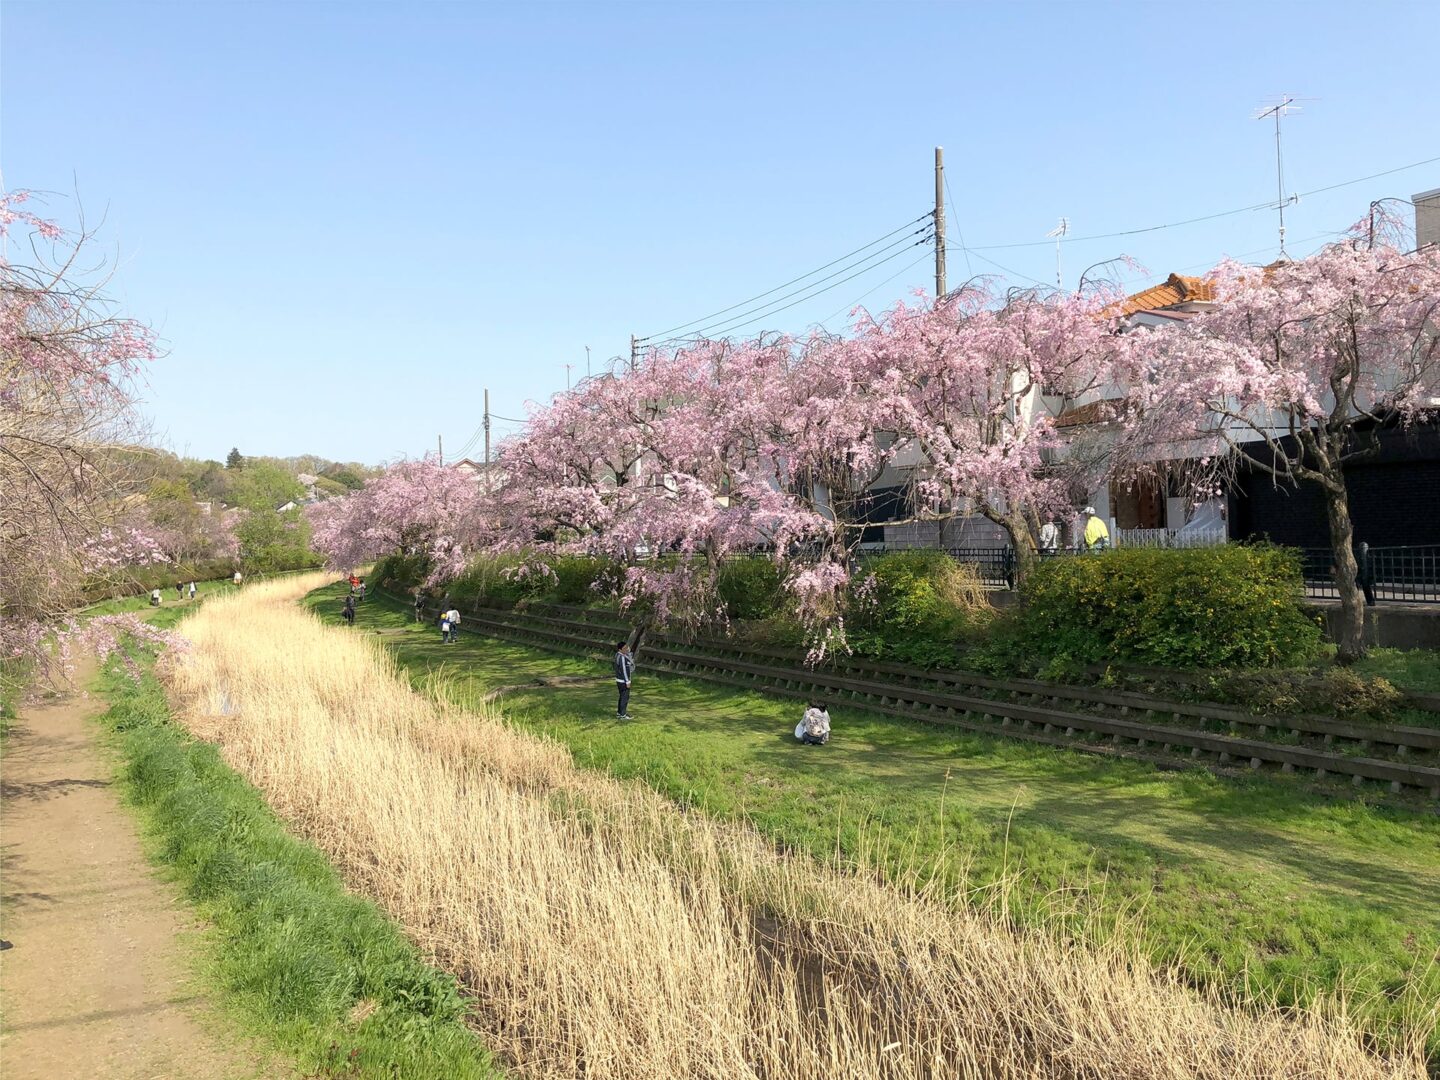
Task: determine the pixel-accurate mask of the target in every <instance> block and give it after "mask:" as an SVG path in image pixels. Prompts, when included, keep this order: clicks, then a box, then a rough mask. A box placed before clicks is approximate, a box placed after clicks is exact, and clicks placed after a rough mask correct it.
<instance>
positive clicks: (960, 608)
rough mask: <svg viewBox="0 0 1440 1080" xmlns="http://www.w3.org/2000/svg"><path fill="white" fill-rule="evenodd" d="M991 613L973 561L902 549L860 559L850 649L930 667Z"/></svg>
mask: <svg viewBox="0 0 1440 1080" xmlns="http://www.w3.org/2000/svg"><path fill="white" fill-rule="evenodd" d="M992 617H993V611H992V609H991V607H990V602H989V600H988V599H987V597H986V594H985V587H984V586H983V585H982V584H981V583H980V579H979V577H978V576H977V575H976V572H975V568H974V567H973V566H968V565H962V564H960V563H957V562H955V560H954V559H952V558H950V557H949V556H948V555H946V554H945V553H944V552H941V551H904V552H898V553H896V554H893V555H882V556H880V557H879V558H876V559H873V560H870V561H868V562H867V563H866V565H865V568H864V571H863V573H862V574H861V580H860V582H859V584H858V585H857V586H856V590H855V596H854V598H853V599H852V601H851V603H850V608H849V612H848V614H847V622H848V624H849V626H850V628H851V630H850V634H849V639H850V645H851V647H852V648H853V649H854V650H855V651H856V652H858V653H861V654H862V655H866V656H873V657H876V658H879V659H886V660H896V661H899V662H901V663H907V664H916V665H918V666H921V667H935V666H938V665H942V664H945V663H953V662H954V660H955V651H956V646H957V645H958V643H959V642H960V640H961V639H962V638H963V637H964V636H965V635H966V634H967V633H969V632H970V631H972V630H973V629H975V628H977V627H978V626H981V625H985V624H988V622H989V621H990V619H991V618H992Z"/></svg>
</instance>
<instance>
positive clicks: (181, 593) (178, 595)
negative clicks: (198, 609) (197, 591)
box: [175, 581, 185, 600]
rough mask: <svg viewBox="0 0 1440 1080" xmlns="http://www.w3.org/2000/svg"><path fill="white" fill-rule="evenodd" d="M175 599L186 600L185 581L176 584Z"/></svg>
mask: <svg viewBox="0 0 1440 1080" xmlns="http://www.w3.org/2000/svg"><path fill="white" fill-rule="evenodd" d="M175 599H176V600H184V599H185V583H184V582H183V581H177V582H175Z"/></svg>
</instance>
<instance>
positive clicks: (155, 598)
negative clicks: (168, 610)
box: [150, 589, 160, 607]
mask: <svg viewBox="0 0 1440 1080" xmlns="http://www.w3.org/2000/svg"><path fill="white" fill-rule="evenodd" d="M150 606H151V607H159V606H160V590H159V589H151V590H150Z"/></svg>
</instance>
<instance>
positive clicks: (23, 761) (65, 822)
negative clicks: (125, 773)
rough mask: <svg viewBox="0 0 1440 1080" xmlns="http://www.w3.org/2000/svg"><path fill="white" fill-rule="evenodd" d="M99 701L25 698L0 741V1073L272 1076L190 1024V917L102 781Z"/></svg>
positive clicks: (200, 1002)
mask: <svg viewBox="0 0 1440 1080" xmlns="http://www.w3.org/2000/svg"><path fill="white" fill-rule="evenodd" d="M92 674H93V668H91V669H89V670H82V671H81V672H80V673H79V676H78V679H77V682H78V683H79V684H80V685H84V684H85V683H86V682H88V680H89V678H90V676H91V675H92ZM102 707H103V705H102V703H101V702H100V701H98V700H95V699H86V698H84V697H82V696H81V695H79V694H72V695H69V696H67V697H65V698H61V699H59V700H57V701H53V702H51V703H48V704H42V705H37V706H34V707H32V708H29V709H27V710H25V711H24V712H23V713H22V714H21V717H20V720H19V722H18V723H17V724H16V725H15V727H14V729H13V730H12V731H11V734H10V735H9V737H8V739H7V741H6V745H5V748H4V761H3V805H0V851H3V854H0V875H3V885H0V889H3V895H0V938H3V939H4V941H5V945H4V951H3V952H0V1007H3V1013H0V1017H3V1019H0V1025H3V1027H0V1075H3V1076H4V1078H5V1080H41V1078H44V1080H68V1078H71V1077H74V1078H76V1080H79V1078H82V1077H84V1078H87V1080H88V1078H91V1077H103V1078H111V1077H114V1078H123V1080H130V1078H135V1080H140V1078H142V1077H143V1078H145V1080H151V1078H160V1077H165V1078H169V1077H177V1078H178V1077H185V1078H190V1077H194V1078H197V1080H210V1078H215V1077H226V1078H231V1077H253V1076H258V1075H271V1074H270V1073H266V1072H265V1071H264V1065H263V1064H262V1062H261V1061H260V1060H259V1058H258V1057H257V1056H256V1055H255V1054H253V1053H247V1052H245V1051H243V1050H239V1049H236V1048H234V1047H231V1046H228V1045H224V1044H223V1042H222V1040H221V1039H220V1037H218V1036H217V1035H216V1033H215V1031H214V1030H211V1029H212V1028H213V1027H214V1025H213V1024H211V1025H202V1023H201V1022H200V1019H201V1018H202V1017H203V1015H204V1012H205V1009H206V1002H205V1001H204V999H203V998H202V997H201V996H200V995H199V992H198V991H197V989H196V988H195V987H194V986H193V985H191V984H192V980H191V978H190V976H189V972H188V970H187V966H186V963H185V950H186V948H187V943H186V942H185V941H184V938H185V936H186V935H187V934H189V933H193V932H194V931H193V929H192V928H191V918H190V915H189V913H188V912H187V911H186V910H185V908H184V907H183V905H182V903H181V901H180V899H179V897H178V896H177V894H176V891H175V890H174V888H173V887H170V886H168V885H166V884H165V883H163V882H161V881H159V880H157V879H156V877H155V876H154V874H153V871H152V870H151V867H150V865H149V863H148V862H147V861H146V859H145V856H144V855H143V853H142V852H141V848H140V843H139V840H138V836H137V830H136V823H135V819H134V818H133V817H132V816H131V814H130V813H129V812H128V811H127V810H126V809H125V808H124V807H122V806H121V805H120V799H119V796H118V794H117V792H116V791H115V790H114V789H113V788H112V786H111V778H112V775H113V763H112V761H111V759H110V758H109V756H108V755H107V754H106V753H104V752H103V750H102V749H101V748H100V747H99V746H98V745H97V742H96V740H97V735H98V732H97V729H96V728H95V726H94V725H93V724H92V723H90V722H89V720H88V718H89V717H90V716H92V715H93V714H94V713H95V712H97V711H98V710H99V709H100V708H102Z"/></svg>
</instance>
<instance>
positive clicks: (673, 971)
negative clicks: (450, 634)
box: [168, 579, 1425, 1080]
mask: <svg viewBox="0 0 1440 1080" xmlns="http://www.w3.org/2000/svg"><path fill="white" fill-rule="evenodd" d="M316 584H317V582H316V581H315V580H314V579H311V580H306V579H297V580H295V581H289V582H283V583H276V584H273V585H265V586H257V587H255V588H253V589H247V590H246V591H245V592H243V593H241V594H239V595H236V596H234V597H227V598H225V599H221V600H216V601H212V602H211V603H210V604H207V605H206V607H205V608H204V609H203V610H202V611H201V612H199V613H198V614H197V615H196V616H195V617H194V618H193V619H192V620H191V621H190V622H189V623H188V624H187V627H186V631H187V636H188V637H189V638H191V640H192V641H193V643H194V648H193V649H192V650H191V651H190V652H189V653H188V654H187V655H185V656H184V657H183V658H181V659H179V660H178V661H177V662H176V663H175V664H174V666H173V667H172V669H171V670H170V672H169V675H168V677H169V681H170V684H171V687H172V690H173V693H174V694H175V697H176V700H177V703H178V704H179V706H180V712H181V715H182V716H183V717H184V718H185V721H186V723H187V724H188V725H189V726H190V727H191V728H192V730H194V731H195V732H196V733H197V734H199V735H201V736H202V737H204V738H207V739H211V740H213V741H215V742H216V743H218V744H219V746H220V747H221V749H222V751H223V753H224V755H225V757H226V759H227V760H228V761H229V762H230V763H231V764H232V765H234V766H235V767H236V768H237V769H238V770H239V771H240V772H241V773H243V774H244V775H245V776H246V777H247V778H249V779H250V780H251V782H252V783H254V784H255V785H256V786H257V787H259V788H260V789H261V790H262V791H263V792H264V793H265V794H266V796H267V798H268V799H269V800H270V803H271V805H272V806H273V807H274V808H275V810H276V811H277V812H278V813H279V814H280V815H281V816H282V817H284V818H285V819H286V820H287V821H288V822H289V823H290V824H291V826H292V827H293V828H294V829H296V830H297V831H298V832H300V833H301V834H303V835H304V836H305V837H306V838H308V839H310V840H312V841H313V842H314V843H316V844H317V845H318V846H319V847H321V848H322V849H323V850H324V851H326V852H327V853H328V854H329V855H330V857H331V858H332V860H333V861H334V862H335V864H336V865H337V867H339V869H340V870H341V872H342V874H343V875H344V876H345V878H346V879H347V881H348V882H349V883H350V885H351V887H353V888H354V889H356V890H358V891H359V892H362V893H364V894H366V895H367V896H370V897H372V898H373V899H374V900H376V901H377V902H378V903H379V904H380V905H381V906H382V907H384V908H385V910H386V911H388V912H389V913H390V914H391V915H392V916H393V917H394V918H395V919H397V920H398V921H399V922H400V923H402V924H403V925H404V926H405V927H406V928H407V930H408V931H409V933H410V934H411V935H412V936H413V937H414V938H415V940H416V941H417V942H418V943H419V944H420V945H421V946H422V948H424V949H425V950H426V951H427V952H428V953H429V954H430V955H432V956H433V957H434V958H435V960H436V962H438V963H439V964H441V965H442V966H444V967H445V968H447V969H448V970H450V971H452V972H454V973H455V974H456V975H457V976H458V977H459V978H460V980H461V982H462V983H463V985H464V986H465V987H466V988H467V990H468V991H469V992H470V993H471V994H472V995H473V1001H474V1010H473V1018H472V1019H473V1023H474V1024H475V1026H476V1027H477V1029H478V1030H479V1031H480V1033H481V1035H482V1037H483V1038H484V1040H485V1042H486V1044H487V1045H488V1046H490V1047H491V1048H493V1049H494V1050H495V1051H497V1052H498V1053H500V1054H501V1055H503V1056H504V1058H506V1059H507V1060H508V1062H509V1063H510V1065H511V1067H512V1068H513V1070H514V1071H515V1072H516V1073H517V1074H519V1075H525V1076H535V1077H581V1076H583V1077H586V1078H611V1077H614V1078H626V1080H631V1078H642V1077H656V1078H660V1077H663V1078H667V1080H668V1078H672V1077H696V1078H704V1077H714V1078H717V1080H721V1078H723V1080H734V1078H743V1077H767V1078H769V1077H773V1078H810V1077H817V1078H818V1077H821V1076H823V1077H826V1078H830V1077H834V1076H847V1077H849V1076H853V1077H896V1078H901V1077H977V1078H979V1077H985V1078H1012V1077H1014V1078H1018V1077H1034V1078H1041V1077H1043V1078H1055V1077H1095V1078H1101V1077H1104V1078H1115V1077H1136V1078H1139V1077H1177V1078H1178V1077H1207V1078H1209V1077H1213V1078H1216V1080H1219V1078H1226V1080H1230V1078H1239V1077H1253V1078H1256V1080H1259V1078H1262V1077H1263V1078H1267V1080H1268V1078H1271V1077H1277V1076H1286V1077H1297V1078H1301V1077H1303V1078H1314V1080H1321V1078H1324V1080H1336V1078H1349V1077H1413V1078H1418V1077H1423V1076H1424V1075H1425V1066H1424V1061H1423V1058H1422V1056H1421V1050H1420V1045H1421V1044H1420V1040H1419V1038H1418V1037H1416V1038H1414V1039H1410V1040H1401V1043H1400V1047H1399V1049H1395V1050H1392V1051H1390V1052H1389V1053H1388V1054H1386V1055H1383V1056H1382V1055H1379V1054H1377V1053H1375V1052H1373V1051H1372V1050H1369V1049H1367V1047H1366V1040H1365V1039H1364V1037H1363V1035H1362V1033H1360V1032H1359V1031H1357V1030H1356V1029H1355V1028H1354V1027H1353V1026H1352V1024H1351V1023H1350V1022H1349V1020H1348V1019H1347V1017H1346V1013H1345V1009H1344V1007H1343V1003H1340V1002H1334V1001H1327V1002H1323V1003H1321V1004H1320V1005H1319V1006H1317V1007H1314V1008H1311V1009H1309V1010H1306V1011H1303V1012H1298V1013H1288V1014H1282V1013H1281V1012H1279V1011H1278V1010H1268V1009H1265V1008H1263V1007H1260V1006H1257V1005H1255V1004H1254V1003H1250V1004H1248V1005H1246V1006H1245V1007H1234V1006H1231V1005H1227V1004H1226V1003H1225V1002H1223V1001H1221V1000H1220V999H1219V998H1218V997H1216V996H1214V995H1206V994H1201V993H1197V992H1196V991H1194V990H1192V989H1190V988H1188V987H1187V986H1185V985H1184V983H1183V982H1182V980H1181V978H1180V977H1179V975H1178V973H1176V972H1173V971H1156V970H1154V969H1152V968H1151V967H1150V966H1149V965H1148V964H1147V963H1146V962H1145V961H1144V960H1143V959H1142V958H1141V957H1140V956H1139V955H1138V953H1135V952H1133V951H1131V950H1130V949H1128V948H1127V947H1124V946H1121V945H1118V944H1116V945H1112V946H1108V947H1105V946H1102V947H1090V948H1081V947H1079V946H1075V945H1073V944H1067V943H1065V942H1064V941H1061V940H1059V939H1057V938H1053V937H1051V936H1050V935H1047V934H1045V933H1037V932H1021V931H1019V930H1017V929H1015V928H1013V927H1011V926H1008V925H1006V924H1005V923H1004V921H1003V920H1001V919H999V918H995V917H990V916H985V915H980V914H971V913H966V912H960V913H957V912H956V911H955V910H953V909H951V908H948V907H946V906H944V905H942V904H940V903H938V902H935V901H933V900H931V899H929V898H927V897H925V896H923V895H907V894H905V893H902V892H901V891H900V890H898V889H895V888H893V887H890V886H886V885H884V884H882V883H878V882H875V881H871V880H867V879H862V878H859V877H855V876H850V875H845V874H842V873H839V872H836V871H832V870H829V869H827V868H824V867H821V866H819V865H817V864H816V863H815V862H814V861H813V860H810V859H808V858H797V857H788V856H785V855H783V854H777V853H776V852H775V851H774V850H773V849H772V848H770V847H768V846H767V845H766V844H765V843H763V842H762V841H761V840H760V839H759V838H758V837H757V836H756V835H754V834H753V833H751V832H748V831H746V830H743V829H736V828H733V827H726V826H722V825H720V824H718V823H715V822H713V821H711V820H710V819H708V818H706V817H704V816H703V815H698V814H690V813H685V812H684V811H682V810H680V809H679V808H677V807H675V806H674V805H672V804H670V803H668V802H666V801H664V800H662V799H661V798H659V797H658V796H656V795H655V794H654V793H653V792H651V791H650V790H649V789H647V788H644V787H641V786H637V785H630V784H622V783H619V782H615V781H612V780H609V779H607V778H604V777H602V776H598V775H596V774H593V773H587V772H586V771H584V770H582V769H578V768H577V767H576V766H575V765H574V764H573V763H572V761H571V759H570V756H569V754H568V753H567V752H566V751H565V750H563V749H562V748H560V747H558V746H555V745H553V744H551V743H548V742H545V741H543V740H540V739H537V738H535V737H534V736H531V735H526V734H521V733H519V732H516V731H514V730H511V729H510V728H508V727H506V726H505V725H504V723H503V722H501V720H500V719H499V718H498V717H496V716H477V715H475V714H473V713H465V712H462V711H460V710H458V709H456V708H453V707H449V706H447V705H444V704H439V705H437V704H436V703H435V702H434V701H432V700H430V699H427V698H425V697H423V696H422V695H419V694H417V693H415V692H414V691H413V690H411V689H410V687H409V686H408V685H407V684H406V682H405V681H404V680H403V679H402V678H401V677H399V676H398V675H397V673H396V671H395V669H394V668H393V666H392V664H391V662H390V661H389V659H388V658H387V657H386V656H385V655H384V653H383V652H382V651H381V650H380V649H379V648H378V647H377V646H375V645H374V644H373V643H370V642H367V641H366V640H365V639H364V638H362V637H359V636H356V635H354V634H353V633H352V632H348V631H346V630H343V629H338V628H326V627H323V626H321V625H320V624H319V622H318V621H316V620H315V619H314V618H312V617H311V616H309V615H307V614H305V613H303V612H302V611H300V610H299V609H298V608H297V607H295V606H294V605H293V603H292V601H293V600H294V599H296V598H298V597H299V596H300V595H302V594H303V593H304V592H305V591H306V590H307V589H310V588H313V587H314V586H315V585H316Z"/></svg>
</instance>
